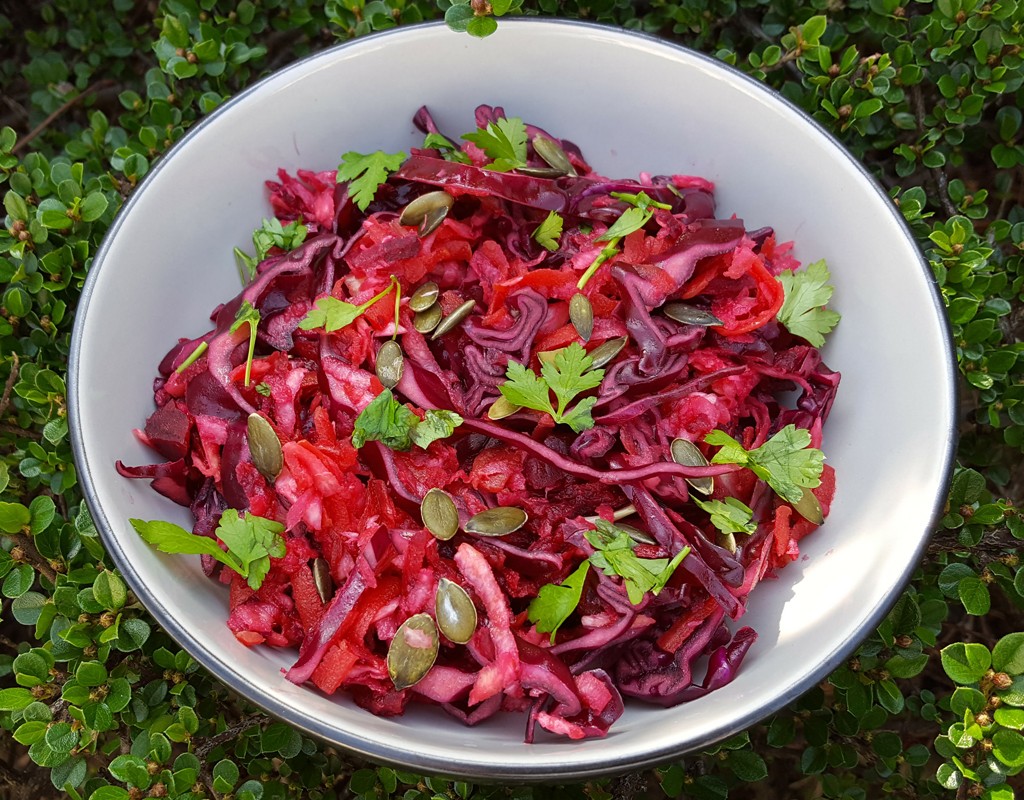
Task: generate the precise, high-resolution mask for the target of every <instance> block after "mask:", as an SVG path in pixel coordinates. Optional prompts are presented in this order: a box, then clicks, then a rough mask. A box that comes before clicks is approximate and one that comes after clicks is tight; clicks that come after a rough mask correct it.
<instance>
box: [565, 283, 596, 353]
mask: <svg viewBox="0 0 1024 800" xmlns="http://www.w3.org/2000/svg"><path fill="white" fill-rule="evenodd" d="M569 320H570V321H571V322H572V326H573V327H574V328H575V329H576V333H578V334H579V335H580V338H581V339H582V340H583V341H585V342H589V341H590V337H591V335H592V334H593V333H594V307H593V306H592V305H590V301H589V300H588V299H587V298H586V297H585V296H583V295H582V294H580V293H579V292H576V294H574V295H573V296H572V298H571V299H570V300H569Z"/></svg>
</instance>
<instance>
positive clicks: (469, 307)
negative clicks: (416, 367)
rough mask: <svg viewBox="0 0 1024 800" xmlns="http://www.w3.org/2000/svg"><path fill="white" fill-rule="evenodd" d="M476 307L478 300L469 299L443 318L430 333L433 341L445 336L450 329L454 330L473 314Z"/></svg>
mask: <svg viewBox="0 0 1024 800" xmlns="http://www.w3.org/2000/svg"><path fill="white" fill-rule="evenodd" d="M474 308H476V300H467V301H466V302H465V303H463V304H462V305H461V306H459V307H458V308H457V309H455V310H454V311H453V312H452V313H451V314H449V315H448V316H447V317H445V318H444V319H442V320H441V322H440V323H438V326H437V327H436V328H434V332H433V333H432V334H431V335H430V339H431V341H433V340H434V339H436V338H438V337H439V336H444V335H445V334H446V333H448V331H450V330H452V329H453V328H454V327H455V326H456V325H458V324H459V323H460V322H462V320H464V319H465V318H466V317H468V316H469V315H470V314H472V313H473V309H474Z"/></svg>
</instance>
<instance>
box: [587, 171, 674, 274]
mask: <svg viewBox="0 0 1024 800" xmlns="http://www.w3.org/2000/svg"><path fill="white" fill-rule="evenodd" d="M611 196H612V197H614V198H615V199H617V200H622V201H623V202H625V203H629V204H630V205H631V206H633V207H632V208H627V209H626V210H625V211H623V212H622V214H621V215H620V216H619V218H618V219H617V220H615V222H613V223H612V224H611V225H610V226H609V228H608V230H606V231H605V232H604V233H602V234H601V235H600V236H598V237H597V238H596V239H595V240H594V241H595V242H607V243H608V244H606V245H605V246H604V248H603V249H602V250H601V252H600V253H598V254H597V257H596V258H595V259H594V260H593V261H592V262H591V263H590V266H589V267H587V269H586V270H585V271H584V273H583V274H582V275H581V276H580V279H579V280H578V281H577V282H576V288H577V289H580V290H581V291H582V289H583V287H584V286H586V285H587V282H588V281H589V280H590V279H591V278H592V277H594V273H595V272H597V271H598V270H599V269H600V268H601V265H602V264H604V262H606V261H607V260H608V259H609V258H611V257H612V256H614V255H615V254H616V253H618V252H619V243H620V242H621V241H622V238H623V237H624V236H628V235H629V234H631V233H634V232H635V231H638V230H640V229H641V228H642V227H643V226H644V225H646V224H647V223H648V222H649V221H650V219H651V217H652V216H654V209H656V208H665V209H670V208H672V206H670V205H667V204H665V203H659V202H658V201H656V200H654V199H652V198H651V196H650V195H648V194H647V192H643V191H640V192H637V193H636V194H631V193H629V192H612V193H611Z"/></svg>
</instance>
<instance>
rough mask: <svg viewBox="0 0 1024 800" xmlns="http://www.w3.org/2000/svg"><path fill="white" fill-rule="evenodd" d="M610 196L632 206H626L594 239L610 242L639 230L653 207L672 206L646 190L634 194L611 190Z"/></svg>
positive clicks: (649, 217) (647, 219) (648, 219)
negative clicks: (653, 198)
mask: <svg viewBox="0 0 1024 800" xmlns="http://www.w3.org/2000/svg"><path fill="white" fill-rule="evenodd" d="M612 197H615V198H617V199H618V200H623V201H624V202H627V203H630V204H632V205H633V208H627V209H626V210H625V211H623V212H622V214H621V215H620V216H619V218H618V219H617V220H615V222H613V223H612V225H611V227H610V228H608V230H606V231H605V232H604V233H602V234H601V235H600V236H598V237H597V239H596V240H595V241H598V242H610V241H612V240H613V239H621V238H622V237H623V236H628V235H629V234H631V233H634V232H635V231H638V230H640V229H641V228H642V227H643V226H644V225H646V224H647V223H648V221H650V219H651V217H652V216H653V215H654V211H653V209H655V208H671V207H672V206H669V205H666V204H665V203H658V202H656V201H655V200H652V199H651V197H650V196H649V195H648V194H647V193H646V192H637V193H636V194H628V193H626V192H612Z"/></svg>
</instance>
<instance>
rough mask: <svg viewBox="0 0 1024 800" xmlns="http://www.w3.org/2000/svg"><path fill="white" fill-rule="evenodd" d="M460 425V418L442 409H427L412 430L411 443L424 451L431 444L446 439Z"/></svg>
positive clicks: (452, 412)
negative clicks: (425, 413)
mask: <svg viewBox="0 0 1024 800" xmlns="http://www.w3.org/2000/svg"><path fill="white" fill-rule="evenodd" d="M461 424H462V417H460V416H459V415H458V414H456V413H455V412H454V411H448V410H446V409H443V408H428V409H427V415H426V416H425V417H424V418H423V419H422V420H420V421H419V422H418V423H416V425H415V426H414V427H413V429H412V434H411V435H412V443H413V444H414V445H416V446H417V447H422V448H423V449H424V450H426V449H427V448H428V447H429V446H430V444H431V442H436V441H437V440H438V439H447V438H448V437H449V436H451V435H452V434H453V433H455V429H456V428H457V427H459V425H461Z"/></svg>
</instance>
